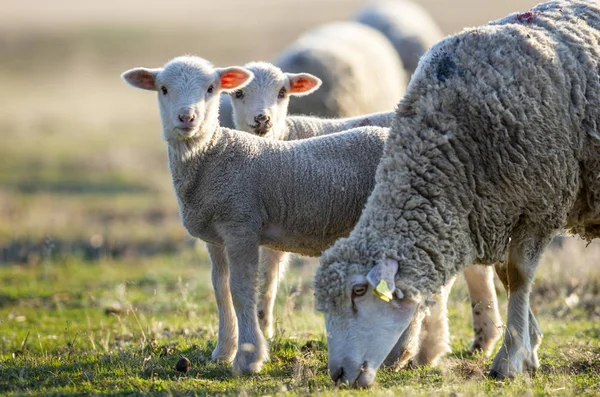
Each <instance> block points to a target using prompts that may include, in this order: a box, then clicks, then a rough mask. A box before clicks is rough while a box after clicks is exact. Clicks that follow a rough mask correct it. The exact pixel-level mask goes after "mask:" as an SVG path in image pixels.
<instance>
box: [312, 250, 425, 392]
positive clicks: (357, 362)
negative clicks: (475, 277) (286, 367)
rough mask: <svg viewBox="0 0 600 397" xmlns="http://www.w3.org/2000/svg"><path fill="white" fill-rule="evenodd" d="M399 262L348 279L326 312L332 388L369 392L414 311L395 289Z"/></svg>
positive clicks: (410, 302)
mask: <svg viewBox="0 0 600 397" xmlns="http://www.w3.org/2000/svg"><path fill="white" fill-rule="evenodd" d="M397 268H398V265H397V262H395V261H391V260H387V261H385V262H382V263H379V264H377V265H376V266H375V267H374V268H373V269H372V270H371V271H369V273H368V274H367V275H360V274H358V275H353V276H351V277H349V280H348V282H347V285H346V288H345V290H344V292H343V293H344V296H343V297H342V299H341V300H340V301H339V302H340V303H339V304H338V305H336V306H335V307H333V308H329V309H325V310H322V311H324V313H325V325H326V328H327V349H328V355H329V371H330V374H331V378H332V379H333V381H334V382H336V383H338V382H339V383H347V384H349V385H351V386H355V387H369V386H371V385H372V384H373V382H374V381H375V375H376V374H377V370H378V369H379V367H380V366H381V364H382V363H383V361H384V360H385V358H386V357H387V355H388V354H389V353H390V351H391V350H392V348H393V347H394V345H395V344H396V342H397V341H398V339H399V338H400V336H401V335H402V333H403V332H404V331H405V330H406V328H407V327H408V325H409V324H410V322H411V321H412V318H413V315H414V313H415V310H416V308H417V305H418V302H417V301H416V300H415V299H409V298H404V297H403V294H402V292H401V291H399V290H397V289H396V288H395V286H394V276H395V274H396V271H397Z"/></svg>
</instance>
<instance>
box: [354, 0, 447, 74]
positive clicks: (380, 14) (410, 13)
mask: <svg viewBox="0 0 600 397" xmlns="http://www.w3.org/2000/svg"><path fill="white" fill-rule="evenodd" d="M354 19H355V20H356V21H358V22H360V23H364V24H365V25H367V26H370V27H372V28H374V29H377V30H379V31H380V32H381V33H383V34H384V35H385V36H386V37H387V38H388V39H389V40H390V42H391V43H392V44H393V45H394V48H395V49H396V51H397V52H398V55H399V56H400V58H401V59H402V64H403V65H404V68H405V69H406V72H407V75H408V76H410V75H412V73H413V72H414V71H415V69H416V68H417V64H418V62H419V58H421V56H423V54H425V52H427V50H429V49H430V48H431V47H432V46H433V45H434V44H435V43H437V42H438V41H439V40H441V39H442V38H443V37H444V34H443V33H442V31H441V29H440V28H439V26H438V25H437V24H436V23H435V21H434V20H433V18H432V17H431V15H429V13H428V12H427V11H426V10H425V9H424V8H423V7H422V6H421V5H420V4H417V3H414V2H412V1H410V0H383V1H377V2H375V3H373V4H368V5H366V6H364V7H363V8H362V9H360V10H359V11H358V12H357V14H356V16H355V18H354Z"/></svg>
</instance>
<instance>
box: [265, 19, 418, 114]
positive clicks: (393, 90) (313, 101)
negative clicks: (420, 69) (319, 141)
mask: <svg viewBox="0 0 600 397" xmlns="http://www.w3.org/2000/svg"><path fill="white" fill-rule="evenodd" d="M274 63H275V65H277V66H278V67H280V68H281V69H282V70H283V71H285V72H291V73H301V72H307V73H311V74H313V75H315V76H317V77H319V78H320V79H321V80H322V81H323V85H322V86H321V89H320V90H319V91H317V92H316V93H315V94H313V95H311V96H307V97H304V98H295V99H294V100H293V101H291V103H290V107H289V111H290V113H291V114H305V115H313V116H319V117H351V116H359V115H363V114H368V113H375V112H381V111H391V110H392V109H393V108H394V106H395V105H396V104H397V103H398V101H399V100H400V98H402V94H403V93H404V90H405V87H406V84H407V83H408V79H407V77H406V75H405V73H404V68H403V66H402V61H401V60H400V57H399V56H398V55H397V54H396V51H395V50H394V47H393V46H392V44H391V43H390V42H389V40H388V39H386V38H385V36H384V35H383V34H382V33H380V32H378V31H377V30H375V29H373V28H370V27H368V26H366V25H363V24H361V23H358V22H351V21H349V22H333V23H329V24H326V25H322V26H319V27H317V28H314V29H312V30H310V31H308V32H307V33H305V34H304V35H302V36H301V37H300V38H298V39H297V40H296V41H295V42H294V43H292V44H291V45H290V46H289V47H288V48H287V49H286V50H284V51H283V52H282V53H280V54H279V56H278V57H276V60H275V62H274Z"/></svg>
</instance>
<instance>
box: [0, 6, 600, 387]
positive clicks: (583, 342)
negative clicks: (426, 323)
mask: <svg viewBox="0 0 600 397" xmlns="http://www.w3.org/2000/svg"><path fill="white" fill-rule="evenodd" d="M162 3H163V2H159V1H156V0H148V1H141V0H124V1H116V0H105V1H103V2H93V3H92V2H88V1H78V0H54V1H52V2H40V1H39V0H21V1H19V2H14V1H9V0H0V9H1V10H2V11H1V12H0V83H1V86H2V98H3V99H2V106H0V138H1V140H2V143H3V144H2V145H0V394H2V395H8V396H21V395H32V396H33V395H82V394H86V395H89V394H96V395H109V394H110V395H131V394H159V395H215V394H220V393H225V394H228V395H235V396H238V395H241V396H245V395H248V396H253V395H292V396H293V395H306V394H308V393H319V394H321V395H325V396H328V395H340V396H343V395H361V396H362V395H365V396H367V395H390V396H391V395H398V394H401V393H403V394H408V395H599V394H600V327H598V319H599V318H600V268H599V267H598V266H597V263H598V261H599V260H600V244H598V243H592V244H590V245H587V244H586V243H585V242H583V241H580V240H578V239H576V238H572V237H566V238H564V239H562V240H561V242H560V244H555V245H553V247H552V248H551V249H550V250H549V251H548V253H547V254H546V256H545V257H544V260H543V263H542V264H541V266H540V268H539V271H538V278H537V281H536V284H535V287H534V293H533V301H532V304H533V308H534V311H535V313H536V314H537V316H538V320H539V322H540V326H541V327H542V330H543V331H544V341H543V344H542V347H541V348H540V359H541V364H542V366H541V368H540V370H539V371H538V372H537V373H536V374H535V375H534V376H533V377H521V378H518V379H516V380H514V381H507V382H497V381H492V380H488V379H487V378H486V376H485V374H486V372H487V370H488V369H489V366H490V364H491V359H490V358H487V357H482V356H477V355H476V356H473V355H471V354H470V353H469V352H468V346H469V344H470V338H471V334H472V330H471V325H470V306H469V303H468V296H467V292H466V287H465V285H464V283H463V282H462V280H459V282H458V283H457V285H456V287H455V288H454V290H453V292H452V296H451V302H450V307H449V308H450V321H451V324H450V326H451V333H452V347H453V353H452V354H450V355H449V356H447V357H446V358H445V359H444V360H443V362H442V364H441V365H440V366H439V367H437V368H416V369H405V370H402V371H399V372H393V371H391V370H382V371H380V373H379V375H378V386H377V387H375V388H374V389H373V390H370V391H353V390H346V389H344V388H335V387H334V386H333V384H332V382H331V381H330V380H329V377H328V375H327V361H326V357H327V350H326V344H325V333H324V321H323V318H322V316H321V315H319V314H318V313H316V312H315V311H314V310H313V298H312V290H311V280H312V274H313V273H314V269H315V266H316V264H317V262H316V261H315V260H314V259H312V260H311V259H307V258H297V259H296V260H295V261H294V264H293V266H292V268H291V271H290V272H289V273H288V274H287V275H286V277H285V279H284V280H283V282H282V286H281V288H280V291H279V295H278V302H277V306H276V318H277V326H276V329H277V332H276V337H275V338H274V340H273V341H272V342H271V360H270V362H269V363H268V364H266V365H265V368H264V370H263V371H262V373H261V374H260V375H257V376H250V377H240V378H234V377H233V376H232V375H231V373H230V369H229V368H228V367H227V366H225V365H221V364H213V363H211V362H210V353H211V351H212V348H213V347H214V345H215V343H216V327H217V314H216V305H215V302H214V297H213V294H212V288H211V284H210V265H209V262H208V259H207V254H206V252H205V249H204V246H203V244H202V243H200V242H196V241H193V240H192V239H191V238H189V237H188V236H187V235H186V233H185V230H184V229H183V227H182V226H181V224H180V221H179V216H178V211H177V203H176V201H175V197H174V194H173V191H172V186H171V181H170V176H169V172H168V167H167V160H166V150H165V149H166V148H165V144H164V142H162V141H161V137H160V129H159V119H158V112H157V109H156V103H155V99H154V98H153V97H152V95H148V94H147V93H146V94H144V93H143V92H140V91H136V90H133V89H130V88H128V87H126V86H125V84H124V83H123V82H122V81H121V80H120V79H119V74H120V73H121V72H123V71H124V70H126V69H128V68H130V67H134V66H158V65H160V64H162V63H164V62H165V61H166V60H168V59H169V58H170V57H172V56H176V55H180V54H183V53H195V54H198V55H201V56H203V57H206V58H208V59H210V60H212V61H213V62H214V63H215V64H218V65H220V66H225V65H229V64H242V63H245V62H247V61H250V60H269V59H271V58H272V57H273V56H274V54H275V53H276V52H277V51H278V50H279V49H281V48H283V47H284V46H285V45H286V44H287V43H289V42H290V41H292V40H293V39H294V38H295V37H296V36H297V35H298V34H299V33H300V32H302V31H303V30H305V29H307V28H309V27H310V26H313V25H315V24H318V23H321V22H325V21H330V20H335V19H342V18H347V17H348V16H350V15H351V14H352V12H353V10H354V9H355V8H356V6H357V5H358V4H359V3H360V1H358V0H326V1H319V0H282V1H268V0H253V1H243V0H232V1H230V2H228V3H226V4H225V3H223V2H212V1H208V0H197V1H191V0H174V1H171V2H169V5H168V7H167V6H165V5H162ZM165 3H166V2H165ZM422 3H423V4H424V5H425V6H426V7H427V8H428V9H429V10H430V11H431V13H432V15H433V16H434V17H435V18H436V20H438V21H439V23H440V25H441V26H442V28H443V29H444V31H445V32H447V33H451V32H454V31H457V30H459V29H461V28H462V27H463V26H468V25H474V24H480V23H484V22H486V21H488V20H490V19H494V18H497V17H500V16H503V15H504V14H506V13H508V12H512V11H517V10H525V9H527V8H528V7H530V6H531V5H533V4H534V3H535V0H534V1H531V0H506V1H504V2H490V5H487V4H486V5H482V2H477V1H475V0H458V1H454V2H452V6H450V5H449V4H445V2H441V1H434V0H424V1H422ZM498 294H499V296H500V299H501V313H503V314H504V313H505V309H506V299H505V298H504V293H503V290H502V288H498ZM498 347H499V346H498ZM182 356H186V357H188V358H189V359H190V360H191V362H192V367H191V370H190V372H189V373H188V374H187V375H183V374H181V373H179V372H177V371H176V370H175V365H176V363H177V361H178V360H179V359H180V358H181V357H182Z"/></svg>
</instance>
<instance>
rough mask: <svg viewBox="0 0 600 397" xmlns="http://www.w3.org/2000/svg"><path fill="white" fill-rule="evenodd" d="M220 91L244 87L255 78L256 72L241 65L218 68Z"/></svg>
mask: <svg viewBox="0 0 600 397" xmlns="http://www.w3.org/2000/svg"><path fill="white" fill-rule="evenodd" d="M216 71H217V74H218V76H219V79H218V87H219V91H223V92H226V93H227V92H232V91H235V90H237V89H239V88H243V87H244V86H246V85H247V84H248V83H249V82H251V81H252V79H253V78H254V73H252V72H251V71H250V70H248V69H245V68H241V67H239V66H232V67H229V68H217V69H216Z"/></svg>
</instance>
